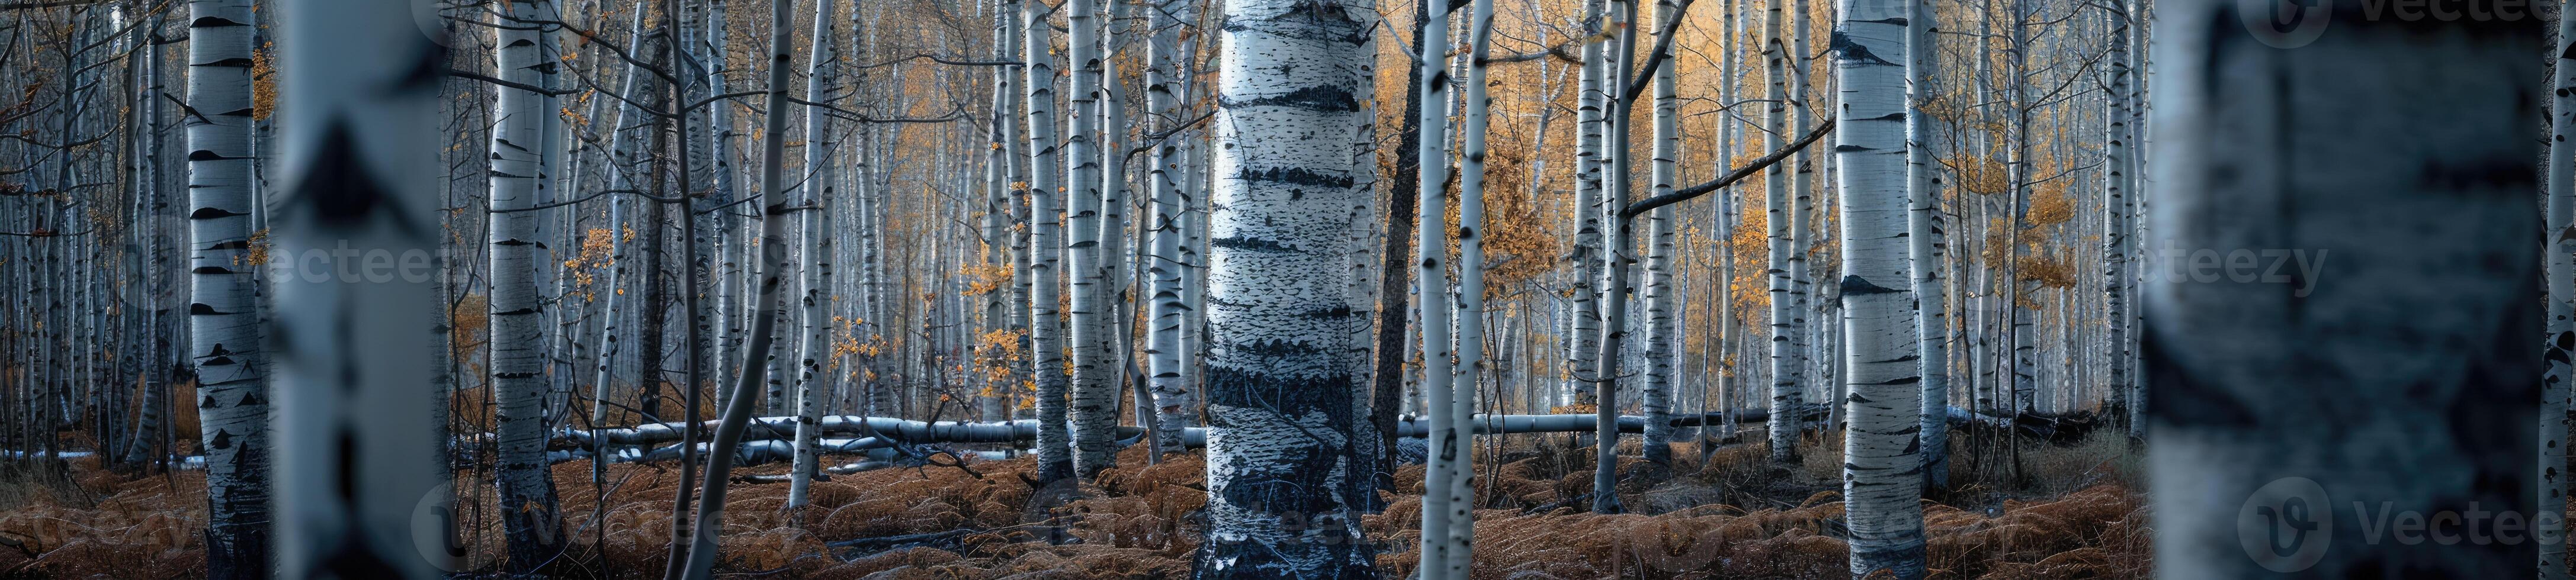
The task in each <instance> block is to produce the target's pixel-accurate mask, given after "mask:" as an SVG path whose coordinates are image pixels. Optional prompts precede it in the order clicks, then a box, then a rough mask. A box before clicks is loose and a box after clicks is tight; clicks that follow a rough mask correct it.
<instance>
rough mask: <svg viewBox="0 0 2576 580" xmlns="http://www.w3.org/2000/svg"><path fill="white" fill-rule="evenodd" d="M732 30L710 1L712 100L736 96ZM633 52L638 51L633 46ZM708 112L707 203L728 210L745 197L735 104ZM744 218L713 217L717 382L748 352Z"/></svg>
mask: <svg viewBox="0 0 2576 580" xmlns="http://www.w3.org/2000/svg"><path fill="white" fill-rule="evenodd" d="M637 12H642V10H637ZM726 28H727V25H726V23H725V0H710V1H709V2H708V5H707V35H706V38H707V46H710V47H714V49H715V50H712V51H709V54H708V55H707V94H710V95H721V94H725V93H727V92H730V91H728V90H727V89H726V83H725V75H726V71H727V70H729V67H728V66H727V65H726V64H725V62H726V61H727V60H731V59H728V58H726V57H727V56H728V55H730V54H732V52H733V51H732V50H730V49H728V48H726V44H725V42H726V35H725V32H726V30H725V29H726ZM627 46H635V45H634V44H632V43H629V44H628V45H627ZM707 108H708V109H709V111H708V112H707V113H708V114H707V119H708V126H707V130H706V131H705V133H706V135H707V137H708V139H709V145H708V147H707V155H708V156H709V158H711V159H713V160H714V166H713V167H712V168H710V171H711V172H713V173H714V174H713V175H709V176H708V177H709V178H710V179H712V180H714V183H715V191H714V195H712V196H710V197H709V198H708V200H707V202H708V203H710V204H712V205H725V204H728V203H732V202H733V201H734V196H735V195H738V194H739V193H740V186H738V185H736V183H735V182H736V178H735V175H734V174H735V172H736V171H737V169H736V168H735V167H734V164H733V156H734V153H733V140H734V130H733V129H734V124H733V106H732V104H731V103H717V104H713V105H709V106H708V107H707ZM741 212H742V208H741V207H740V206H736V207H729V208H725V209H723V210H720V211H717V212H715V213H712V214H708V215H707V217H708V218H712V219H713V220H714V222H713V223H711V224H708V226H707V227H709V228H710V229H712V230H714V233H713V234H712V237H713V238H714V242H713V246H714V248H713V249H714V250H715V254H716V256H715V258H714V260H715V269H714V271H713V272H710V276H709V277H708V282H709V283H711V284H714V285H715V289H714V293H715V297H716V308H715V346H716V351H715V356H714V357H713V358H714V359H715V361H714V362H715V364H714V366H713V367H712V370H713V371H714V372H711V373H708V376H712V377H730V376H733V374H734V371H735V369H734V365H737V364H741V363H740V361H738V360H736V359H737V358H739V356H740V353H741V352H742V328H743V319H744V318H745V317H744V316H743V312H742V306H741V302H742V294H743V293H742V292H741V289H742V283H741V280H743V279H746V278H749V277H750V276H746V275H744V274H745V272H743V268H744V267H745V266H744V262H745V261H746V260H743V259H742V256H743V255H744V254H743V253H742V252H740V251H738V250H735V249H734V248H736V247H739V246H748V245H750V244H749V243H747V242H746V241H745V240H742V239H740V238H741V234H742V232H741V231H740V229H739V228H740V226H739V225H738V224H741V223H742V222H743V219H742V218H741V217H740V215H739V214H740V213H741ZM716 380H718V381H722V380H723V379H722V378H718V379H716Z"/></svg>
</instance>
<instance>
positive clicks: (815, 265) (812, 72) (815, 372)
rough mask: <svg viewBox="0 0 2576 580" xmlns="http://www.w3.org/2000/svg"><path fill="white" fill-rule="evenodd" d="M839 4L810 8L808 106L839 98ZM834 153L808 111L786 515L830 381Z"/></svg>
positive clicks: (797, 497)
mask: <svg viewBox="0 0 2576 580" xmlns="http://www.w3.org/2000/svg"><path fill="white" fill-rule="evenodd" d="M781 1H784V0H781ZM838 3H839V1H838V0H816V2H814V34H813V44H812V46H811V47H810V48H808V49H807V51H808V55H809V56H808V57H807V59H806V62H807V63H808V64H807V71H806V74H805V100H806V101H807V102H811V103H830V102H834V101H836V100H837V99H838V98H839V97H837V96H835V95H834V93H835V92H836V89H838V88H839V86H838V85H837V84H836V82H835V80H836V79H835V78H834V76H835V75H836V74H837V73H838V71H839V69H840V66H839V62H838V61H839V60H840V55H838V54H835V53H834V52H833V50H832V47H833V46H834V44H836V43H837V42H838V40H839V38H838V34H837V32H836V31H835V29H834V28H833V26H832V25H833V17H832V5H834V4H838ZM838 149H839V139H838V138H837V137H836V136H835V135H834V134H833V133H832V116H831V113H830V112H828V111H827V110H825V109H824V108H823V107H821V106H818V105H807V106H806V107H805V178H804V180H803V183H802V184H801V186H800V187H798V189H799V190H801V191H803V192H804V193H805V195H804V199H803V200H802V201H801V202H799V205H801V206H803V207H799V208H796V209H797V210H798V211H797V214H798V215H800V216H802V220H803V223H802V227H801V228H800V229H799V231H798V232H797V233H798V235H797V238H798V239H797V246H798V252H799V253H802V254H804V256H805V264H804V268H802V270H803V273H804V276H803V278H804V280H803V286H804V290H805V292H804V294H805V296H804V304H803V306H804V322H805V332H804V337H803V340H802V341H801V342H800V343H799V344H798V345H797V349H796V350H797V351H798V352H799V353H801V354H800V355H799V356H798V358H801V359H803V360H804V362H803V363H802V364H801V365H799V368H802V369H803V370H804V374H803V375H802V376H799V377H797V379H796V461H795V466H794V467H793V468H792V469H791V470H790V471H789V472H788V473H789V475H790V476H791V477H790V478H789V479H788V486H787V508H788V509H791V510H793V509H797V508H802V507H805V502H806V500H807V489H808V488H809V487H810V486H812V485H813V481H814V470H815V469H818V468H820V467H821V465H820V463H819V462H820V459H821V458H820V457H819V456H817V455H816V454H815V446H816V445H818V444H819V443H820V442H821V437H822V431H821V430H820V429H818V428H817V425H815V424H814V423H815V421H816V418H817V417H819V416H821V415H822V413H823V409H822V407H823V393H824V392H825V391H829V390H831V380H830V379H827V378H825V377H826V376H827V375H825V374H824V372H823V359H824V357H826V356H829V355H830V354H831V352H832V342H831V334H830V330H831V328H832V327H833V326H835V325H834V324H832V323H831V321H830V320H829V319H828V314H827V313H826V312H825V311H824V303H825V302H829V301H830V300H831V298H830V296H829V295H828V294H827V292H829V291H830V289H831V287H832V286H831V284H832V259H831V256H832V249H831V248H832V242H831V236H829V235H826V234H825V233H824V231H823V229H824V225H825V224H827V223H830V222H829V220H830V219H831V214H830V211H829V207H830V205H829V204H830V203H831V199H832V185H833V184H836V183H839V182H840V180H839V179H838V178H837V177H836V176H834V175H833V171H832V164H831V162H830V159H831V156H832V154H834V153H837V152H838V151H837V150H838Z"/></svg>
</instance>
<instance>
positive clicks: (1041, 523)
mask: <svg viewBox="0 0 2576 580" xmlns="http://www.w3.org/2000/svg"><path fill="white" fill-rule="evenodd" d="M2104 431H2105V433H2101V434H2097V435H2095V436H2093V437H2091V438H2088V439H2085V440H2082V441H2079V442H2076V443H2074V444H2071V445H2051V444H2045V443H2032V442H2027V441H2025V442H2024V443H2023V448H2022V449H2021V452H2020V454H2019V456H2020V458H2021V462H2020V463H2021V474H2022V476H2021V477H2019V478H2013V477H2012V476H2011V475H2010V473H2011V469H2010V467H2009V463H2010V462H2009V461H1995V460H1986V461H1980V460H1979V456H1978V454H1976V453H1975V451H1976V447H1977V446H1976V445H1974V444H1972V443H1971V442H1970V438H1965V437H1962V438H1957V439H1954V440H1953V442H1954V445H1953V449H1954V453H1955V455H1954V459H1953V461H1954V464H1953V478H1954V479H1953V481H1954V489H1953V491H1952V492H1951V493H1950V494H1948V496H1947V497H1946V498H1945V499H1946V500H1947V501H1946V502H1928V501H1927V502H1926V503H1925V520H1926V523H1927V528H1926V531H1927V533H1928V536H1929V538H1928V541H1929V548H1928V549H1929V559H1930V564H1931V567H1932V568H1933V569H1934V575H1933V577H1934V578H1950V579H1971V578H1973V579H1980V580H2014V579H2073V578H2111V579H2133V578H2137V579H2142V578H2147V577H2150V576H2151V574H2150V569H2149V561H2150V557H2151V553H2152V550H2151V549H2150V544H2149V541H2150V539H2151V537H2152V529H2151V528H2150V526H2149V523H2148V522H2147V514H2148V512H2147V507H2146V505H2147V504H2146V498H2145V497H2144V496H2143V495H2142V494H2141V493H2140V492H2138V491H2135V489H2136V487H2135V486H2136V485H2137V483H2138V478H2137V474H2138V473H2140V471H2139V469H2140V466H2139V465H2138V459H2139V456H2138V455H2137V454H2136V453H2134V450H2133V449H2132V448H2131V446H2130V443H2129V442H2128V440H2127V439H2126V438H2125V437H2122V436H2119V435H2118V434H2116V433H2110V432H2109V431H2111V430H2104ZM1746 435H1747V437H1746V438H1745V440H1748V441H1757V442H1758V441H1761V440H1762V439H1761V438H1760V434H1759V433H1758V432H1753V433H1747V434H1746ZM1511 439H1512V441H1510V442H1509V443H1510V444H1511V445H1512V447H1509V448H1507V449H1508V450H1505V449H1494V448H1487V449H1482V450H1480V461H1479V463H1478V466H1479V473H1478V479H1477V483H1478V485H1479V487H1480V498H1479V501H1480V502H1481V503H1480V504H1479V505H1481V506H1483V509H1479V510H1478V511H1477V513H1476V520H1477V521H1476V544H1475V545H1476V558H1475V568H1474V576H1475V577H1477V578H1507V577H1508V578H1568V579H1573V578H1675V577H1723V578H1785V579H1808V578H1813V579H1826V578H1843V577H1846V575H1847V573H1846V572H1844V570H1846V563H1845V557H1846V552H1845V547H1844V544H1843V542H1842V540H1840V539H1839V536H1840V534H1841V532H1840V529H1841V517H1842V503H1841V502H1840V501H1839V492H1840V489H1841V484H1840V480H1839V477H1838V476H1839V473H1838V471H1839V466H1840V461H1841V458H1840V453H1839V450H1840V448H1841V442H1840V441H1839V440H1837V439H1831V438H1827V439H1812V438H1811V439H1810V440H1808V441H1807V442H1806V443H1805V444H1804V445H1802V446H1801V447H1802V453H1803V455H1804V460H1803V463H1802V464H1801V465H1799V466H1796V467H1794V468H1793V467H1787V466H1776V465H1773V464H1772V463H1770V462H1769V461H1768V459H1767V457H1766V456H1765V454H1764V451H1763V447H1762V446H1760V445H1733V446H1728V447H1724V448H1721V449H1719V450H1718V451H1717V452H1716V453H1715V454H1714V455H1712V456H1711V457H1710V458H1709V460H1708V461H1705V462H1702V461H1698V460H1697V458H1698V453H1697V452H1696V451H1695V450H1694V449H1693V448H1692V447H1691V446H1689V445H1677V446H1676V448H1675V453H1674V455H1675V457H1676V458H1677V459H1676V461H1677V463H1676V464H1675V465H1674V466H1673V467H1672V468H1671V469H1668V470H1663V472H1662V473H1656V472H1655V471H1656V470H1653V469H1651V467H1650V466H1649V465H1648V464H1646V463H1645V462H1643V461H1640V460H1637V459H1635V456H1636V455H1637V454H1636V453H1634V449H1635V447H1636V444H1635V442H1634V441H1633V440H1630V441H1629V442H1628V443H1627V444H1626V445H1623V447H1627V448H1629V449H1627V450H1625V451H1627V452H1624V453H1622V454H1621V457H1622V459H1621V461H1620V465H1619V468H1620V470H1621V471H1622V476H1623V477H1622V481H1623V483H1622V486H1621V489H1620V494H1621V497H1622V498H1624V499H1625V502H1626V506H1627V507H1628V509H1629V511H1630V512H1631V513H1627V514H1617V515H1594V514H1589V513H1583V512H1582V511H1581V510H1582V509H1583V508H1584V507H1585V506H1586V504H1588V500H1583V499H1582V498H1583V497H1584V496H1586V495H1587V494H1588V493H1589V492H1590V491H1591V469H1592V461H1591V459H1590V457H1591V452H1590V451H1588V450H1586V449H1572V448H1570V447H1569V443H1568V442H1569V438H1568V437H1566V436H1562V435H1557V436H1513V437H1511ZM1497 453H1499V455H1500V456H1501V457H1502V458H1503V459H1504V460H1505V461H1503V462H1502V463H1500V464H1495V463H1490V462H1487V461H1485V460H1487V459H1490V458H1492V457H1495V456H1496V454H1497ZM1986 456H1987V457H2008V455H2005V454H2003V453H2000V452H1997V453H1989V454H1986ZM1119 459H1120V461H1119V467H1116V468H1112V469H1111V470H1109V471H1108V472H1106V473H1105V474H1104V475H1103V476H1102V477H1101V478H1100V479H1099V482H1098V483H1097V484H1093V485H1083V486H1079V487H1075V486H1071V485H1064V484H1058V485H1053V486H1046V487H1044V488H1037V487H1033V486H1032V485H1030V484H1029V483H1028V481H1027V479H1026V478H1025V477H1026V476H1028V475H1031V474H1032V473H1033V472H1034V471H1033V467H1034V463H1033V462H1032V461H1031V460H1030V459H1028V458H1021V459H1014V460H1008V461H991V462H975V463H970V464H968V465H967V467H966V468H964V469H961V468H958V467H953V466H951V467H937V466H924V467H917V468H916V467H904V468H893V469H879V470H874V471H867V472H861V473H857V474H851V475H841V476H834V477H832V478H831V480H830V481H818V482H816V483H815V484H814V490H813V499H812V506H811V507H809V508H808V509H806V510H805V511H804V512H803V513H801V514H794V515H790V514H786V513H782V512H781V511H780V507H781V506H782V505H784V503H785V497H786V493H787V486H786V485H785V484H783V483H736V484H734V485H733V486H731V489H732V492H731V494H730V497H729V499H728V501H727V502H726V512H725V515H726V517H725V522H724V529H723V534H724V539H723V553H724V555H725V559H724V560H723V562H722V563H721V564H719V570H720V571H724V572H729V573H732V574H733V575H736V577H778V578H835V579H838V578H847V579H861V578H867V579H910V578H1023V579H1036V578H1067V579H1072V578H1184V577H1187V575H1188V570H1189V566H1190V555H1191V552H1192V551H1193V550H1194V549H1196V547H1197V545H1198V538H1199V536H1200V526H1201V523H1200V521H1199V520H1198V519H1197V512H1198V511H1199V509H1200V508H1201V507H1202V506H1203V505H1204V504H1205V502H1206V494H1205V492H1204V487H1203V484H1202V481H1203V477H1202V475H1203V474H1202V472H1203V470H1204V464H1203V463H1202V462H1201V461H1200V459H1199V457H1198V456H1197V455H1195V454H1191V455H1171V456H1167V457H1166V458H1165V460H1164V461H1162V462H1161V463H1158V464H1148V462H1147V461H1146V457H1145V455H1144V451H1143V450H1142V449H1141V448H1136V449H1130V450H1128V452H1127V453H1125V454H1124V455H1122V456H1121V457H1120V458H1119ZM785 469H786V468H785V466H783V465H767V466H760V467H754V468H748V469H744V470H740V471H742V472H747V474H777V473H781V472H783V471H784V470H785ZM555 476H556V488H557V489H558V490H559V493H560V494H561V500H562V511H563V514H564V516H565V520H566V522H565V523H566V526H567V531H568V532H569V533H568V537H569V538H570V541H571V546H570V547H569V548H568V549H567V550H566V552H565V555H564V556H563V557H562V558H560V559H558V560H557V561H555V562H551V563H549V564H548V566H547V568H546V570H547V572H548V573H549V574H550V575H557V576H576V577H613V578H645V577H658V575H659V573H660V572H661V570H662V567H663V563H664V562H665V561H666V552H667V550H668V546H667V542H666V539H667V538H668V537H669V534H670V510H671V504H672V496H673V493H674V492H675V491H677V489H678V488H677V487H676V484H677V483H678V482H679V479H680V478H679V470H678V469H677V468H676V467H675V466H670V465H615V466H611V467H610V468H609V470H608V472H607V475H606V478H605V481H606V482H607V484H606V485H605V486H604V489H602V488H598V487H594V486H593V485H592V484H591V474H590V467H589V464H588V463H586V462H572V463H565V464H561V465H557V466H556V467H555ZM485 477H488V474H478V473H473V472H468V473H463V474H460V475H459V481H460V484H459V489H461V490H465V491H466V493H467V494H468V495H469V496H470V497H469V499H470V500H471V501H470V502H469V504H468V505H469V506H472V507H468V508H466V509H465V510H464V512H465V513H463V514H461V516H460V517H461V519H462V520H463V521H464V522H465V523H464V524H463V525H462V526H461V528H462V529H463V530H464V532H465V533H466V535H467V536H468V537H469V538H470V539H469V540H468V541H467V545H468V550H469V553H470V561H472V562H475V563H477V566H476V569H479V570H490V569H494V568H495V567H496V566H495V565H494V563H495V562H497V561H498V560H499V559H500V558H501V554H502V550H501V547H502V544H501V537H502V534H501V532H500V528H499V526H500V524H499V523H498V520H497V518H494V517H492V514H493V512H492V509H493V508H492V507H491V501H492V500H491V495H492V494H491V487H490V486H489V485H488V484H472V483H465V482H469V481H475V480H483V481H488V480H486V479H483V478H485ZM1421 477H1422V467H1421V466H1419V465H1413V466H1404V467H1402V468H1400V469H1399V473H1398V474H1397V476H1396V479H1397V482H1398V487H1399V488H1400V489H1401V491H1400V493H1396V494H1393V495H1391V496H1388V497H1390V498H1392V502H1391V504H1390V505H1389V506H1388V507H1387V509H1386V511H1385V513H1383V514H1378V515H1371V516H1367V517H1365V518H1364V523H1365V525H1366V526H1367V530H1366V533H1367V538H1368V540H1369V541H1370V542H1372V545H1373V546H1374V547H1375V548H1376V549H1377V550H1378V562H1379V563H1380V565H1381V570H1382V571H1384V572H1385V573H1386V576H1387V577H1391V578H1392V577H1403V576H1404V575H1408V574H1409V573H1410V572H1411V571H1412V569H1413V566H1414V562H1415V558H1416V555H1417V552H1416V549H1417V548H1416V544H1415V541H1416V540H1417V538H1418V535H1417V534H1418V532H1417V530H1416V529H1415V528H1416V527H1417V526H1418V524H1419V521H1420V520H1419V518H1420V505H1421V504H1420V500H1419V494H1420V493H1421ZM1998 481H2018V482H2019V484H2018V485H1995V484H1991V483H1985V482H1998ZM595 490H597V491H595ZM603 500H604V501H603ZM602 503H605V505H606V506H607V509H606V510H605V513H604V514H602V513H601V512H600V511H599V506H601V505H602ZM204 507H205V499H204V478H203V476H202V475H200V474H198V473H196V472H186V471H182V472H177V473H172V474H167V475H148V476H130V475H123V474H118V473H115V472H111V471H108V470H103V469H100V468H99V467H98V466H97V464H96V463H95V460H90V459H82V460H76V461H74V462H72V463H71V464H70V465H69V466H68V471H67V472H65V473H60V474H55V475H50V476H37V475H27V474H21V475H17V476H14V477H13V478H0V577H39V578H93V577H98V578H138V577H149V578H176V577H185V576H187V574H188V573H189V571H195V570H201V569H202V568H201V566H202V558H203V550H202V547H201V546H202V543H201V542H202V540H201V539H200V538H199V537H198V534H199V531H198V530H200V529H201V528H200V526H201V525H202V520H203V517H204V515H203V514H204ZM719 575H720V576H723V575H727V574H719Z"/></svg>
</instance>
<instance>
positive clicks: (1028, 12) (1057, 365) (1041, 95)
mask: <svg viewBox="0 0 2576 580" xmlns="http://www.w3.org/2000/svg"><path fill="white" fill-rule="evenodd" d="M1068 1H1078V0H1068ZM1021 4H1022V7H1021V13H1022V14H1024V15H1025V18H1024V20H1023V22H1022V24H1021V29H1022V30H1023V31H1024V32H1026V33H1027V34H1028V41H1027V42H1026V43H1024V44H1023V46H1022V48H1023V56H1022V57H1021V60H1022V62H1024V63H1025V64H1024V65H1022V66H1024V67H1025V68H1027V69H1028V75H1029V78H1028V83H1027V85H1028V90H1029V92H1028V109H1029V123H1028V130H1029V159H1030V162H1029V164H1030V166H1031V168H1030V171H1029V173H1028V176H1029V206H1030V213H1031V214H1032V215H1031V217H1030V222H1029V223H1030V224H1031V225H1032V226H1033V227H1031V228H1030V230H1029V231H1030V234H1029V246H1030V247H1031V248H1032V250H1031V251H1032V252H1034V254H1032V255H1031V256H1030V257H1029V376H1030V377H1031V382H1033V383H1035V384H1036V386H1037V393H1036V396H1037V404H1035V405H1033V406H1034V407H1036V408H1037V416H1038V426H1039V428H1038V438H1037V456H1038V467H1039V471H1038V479H1039V480H1041V481H1055V480H1058V479H1063V478H1065V477H1069V476H1071V475H1072V474H1073V457H1072V455H1071V453H1072V447H1071V444H1072V433H1071V432H1069V431H1067V430H1066V426H1065V408H1064V405H1065V380H1066V377H1065V375H1064V354H1063V353H1064V335H1063V329H1064V322H1063V314H1064V313H1063V312H1062V311H1061V310H1059V309H1058V306H1057V293H1058V291H1059V290H1061V289H1062V288H1063V272H1061V271H1059V270H1057V269H1056V266H1057V265H1058V264H1059V263H1060V257H1061V256H1062V255H1063V253H1064V252H1063V249H1062V248H1061V247H1059V243H1058V242H1057V235H1058V233H1059V232H1058V230H1060V229H1062V226H1063V224H1064V220H1063V216H1062V211H1063V208H1062V206H1060V205H1058V200H1059V199H1060V196H1061V195H1062V192H1061V191H1058V189H1057V185H1056V175H1058V171H1060V169H1059V166H1058V165H1057V164H1056V163H1057V159H1056V157H1057V151H1056V145H1057V144H1056V137H1055V133H1056V126H1055V123H1056V121H1055V77H1056V72H1055V62H1054V61H1055V40H1054V39H1053V37H1052V33H1053V31H1054V26H1053V25H1051V24H1048V23H1047V19H1046V15H1047V13H1049V12H1052V11H1053V10H1052V9H1049V8H1048V7H1047V6H1046V3H1044V2H1037V1H1034V0H1023V2H1022V3H1021Z"/></svg>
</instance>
